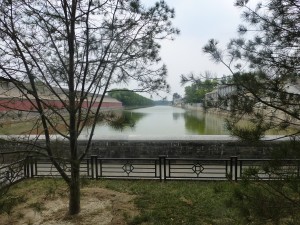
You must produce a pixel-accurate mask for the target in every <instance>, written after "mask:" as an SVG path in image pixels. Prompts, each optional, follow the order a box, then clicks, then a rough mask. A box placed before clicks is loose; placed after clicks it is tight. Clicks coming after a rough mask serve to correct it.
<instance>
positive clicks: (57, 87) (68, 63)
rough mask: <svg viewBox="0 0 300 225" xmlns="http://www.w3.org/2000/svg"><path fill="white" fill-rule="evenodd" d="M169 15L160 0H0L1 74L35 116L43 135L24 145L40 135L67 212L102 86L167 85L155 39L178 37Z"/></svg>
mask: <svg viewBox="0 0 300 225" xmlns="http://www.w3.org/2000/svg"><path fill="white" fill-rule="evenodd" d="M173 17H174V10H173V9H171V8H169V7H168V6H167V5H166V3H165V2H164V1H160V2H157V3H155V5H154V6H153V7H149V8H146V7H144V6H143V5H142V4H141V2H140V1H139V0H128V1H125V0H104V1H100V0H44V1H34V0H18V1H14V0H1V1H0V73H1V78H2V81H5V82H8V83H10V84H11V87H13V89H16V90H18V91H17V93H18V96H16V97H17V98H18V99H20V98H22V99H23V100H26V101H29V102H30V103H31V105H32V109H31V111H33V112H37V113H38V116H37V118H36V119H37V122H36V124H38V125H39V126H41V127H42V132H41V133H40V134H38V135H36V136H35V138H33V139H28V142H30V143H32V144H35V145H37V143H38V142H36V140H37V139H38V138H39V136H41V135H42V136H43V137H44V145H40V146H38V147H39V148H35V149H38V150H36V152H38V153H39V154H43V155H46V156H47V157H49V159H50V160H51V161H52V163H53V165H54V166H55V168H56V169H57V170H58V171H59V173H60V174H61V176H62V177H63V179H64V180H65V181H66V182H67V184H68V186H69V191H70V195H69V196H70V198H69V213H70V214H77V213H79V211H80V184H79V183H80V179H79V175H80V162H81V160H82V159H83V158H84V157H85V155H86V154H87V152H88V151H89V149H90V147H91V141H92V139H93V134H94V129H95V125H96V122H97V120H98V119H99V115H100V109H101V103H102V101H103V98H104V95H105V94H106V91H107V90H108V89H109V88H110V86H111V85H114V86H116V85H118V84H122V83H124V82H125V83H127V82H129V81H130V80H135V81H136V83H137V84H138V87H139V89H142V90H143V91H148V92H153V91H157V90H166V89H167V88H168V85H167V83H166V80H165V78H166V74H167V70H166V67H165V66H164V65H162V64H161V63H160V58H159V48H160V45H159V43H158V41H159V40H161V39H169V38H170V39H172V38H173V36H174V35H176V34H178V32H179V31H178V30H177V29H175V28H174V27H173V26H172V24H171V19H172V18H173ZM6 91H7V90H6ZM2 94H3V93H2ZM51 100H55V101H56V102H57V101H58V102H59V107H58V106H57V105H56V106H53V104H52V103H51V102H52V101H51ZM98 103H100V104H98ZM88 123H89V124H92V128H91V131H90V133H89V136H88V138H87V139H88V140H87V142H86V146H85V149H84V151H83V152H79V149H78V137H79V135H80V134H81V132H82V129H83V128H84V127H85V126H86V125H87V124H88ZM61 125H63V126H64V127H65V128H66V130H67V132H62V131H61V130H60V129H59V127H60V126H61ZM51 130H53V131H55V132H56V133H57V134H59V135H60V136H61V137H62V138H63V139H64V140H65V141H66V142H68V149H66V151H68V155H69V156H68V157H67V158H64V159H61V157H59V156H58V155H57V154H56V151H55V148H54V147H53V142H54V141H55V140H54V139H53V138H52V136H51V135H50V134H51V132H50V131H51ZM62 160H63V162H64V163H66V164H68V165H70V174H69V173H68V172H67V170H65V169H64V167H63V166H62Z"/></svg>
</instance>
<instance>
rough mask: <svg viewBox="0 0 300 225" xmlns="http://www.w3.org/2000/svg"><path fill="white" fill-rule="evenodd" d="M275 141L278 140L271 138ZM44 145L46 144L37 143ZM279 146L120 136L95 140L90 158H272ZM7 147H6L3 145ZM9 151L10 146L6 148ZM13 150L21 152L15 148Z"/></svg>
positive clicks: (62, 149) (211, 138)
mask: <svg viewBox="0 0 300 225" xmlns="http://www.w3.org/2000/svg"><path fill="white" fill-rule="evenodd" d="M267 138H268V139H273V138H275V136H268V137H267ZM86 142H87V141H86V140H84V139H81V140H79V141H78V148H79V150H80V151H83V149H84V147H85V146H86ZM38 143H39V144H41V145H43V140H40V141H39V142H38ZM279 143H283V140H280V141H279V140H277V141H271V142H270V141H267V142H259V143H247V142H241V141H239V140H237V139H235V138H233V137H230V136H228V135H186V136H148V137H145V136H134V135H120V136H107V137H105V136H104V137H102V138H98V139H96V140H93V142H92V146H91V149H90V151H89V153H88V157H89V156H90V155H98V156H100V157H104V158H125V157H133V158H145V157H147V158H148V157H159V156H161V155H165V156H168V157H179V158H209V159H227V158H229V157H231V156H237V157H239V158H243V159H245V158H252V159H258V158H269V157H271V152H272V151H277V150H278V146H279ZM53 144H54V145H55V148H56V149H57V152H59V153H61V154H68V151H66V149H67V148H68V143H67V142H63V141H62V140H59V139H58V140H57V142H54V143H53ZM2 146H3V147H4V145H2ZM5 146H6V147H5V148H6V150H7V151H9V148H11V147H10V146H11V145H10V144H5ZM14 148H15V150H16V148H22V147H21V146H20V145H14Z"/></svg>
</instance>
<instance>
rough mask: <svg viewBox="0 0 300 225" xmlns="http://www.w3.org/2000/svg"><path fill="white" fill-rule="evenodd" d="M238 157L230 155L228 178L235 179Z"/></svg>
mask: <svg viewBox="0 0 300 225" xmlns="http://www.w3.org/2000/svg"><path fill="white" fill-rule="evenodd" d="M237 164H238V157H237V156H231V157H230V179H231V180H234V181H237V167H238V165H237Z"/></svg>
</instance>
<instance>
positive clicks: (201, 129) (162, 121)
mask: <svg viewBox="0 0 300 225" xmlns="http://www.w3.org/2000/svg"><path fill="white" fill-rule="evenodd" d="M123 116H124V117H125V120H126V121H127V125H125V126H120V127H118V126H111V125H109V124H103V123H102V124H99V125H97V127H96V129H95V138H97V136H101V135H105V136H109V135H120V134H122V135H168V136H180V135H223V134H228V131H227V130H226V128H225V123H224V118H222V117H219V116H217V115H212V114H205V113H203V112H199V111H187V110H184V109H181V108H176V107H171V106H154V107H149V108H141V109H134V110H124V111H123ZM88 132H89V128H88V129H86V130H85V133H86V134H87V133H88ZM83 135H84V134H83Z"/></svg>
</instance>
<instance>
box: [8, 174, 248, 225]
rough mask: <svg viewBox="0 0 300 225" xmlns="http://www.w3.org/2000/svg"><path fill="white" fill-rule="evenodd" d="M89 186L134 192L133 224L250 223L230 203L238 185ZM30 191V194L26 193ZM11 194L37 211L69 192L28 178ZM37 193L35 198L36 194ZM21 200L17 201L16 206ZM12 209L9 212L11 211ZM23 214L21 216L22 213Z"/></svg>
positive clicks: (143, 182) (95, 183) (144, 183)
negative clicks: (46, 203) (135, 212)
mask: <svg viewBox="0 0 300 225" xmlns="http://www.w3.org/2000/svg"><path fill="white" fill-rule="evenodd" d="M83 186H84V187H87V188H107V189H110V190H114V191H118V192H123V193H128V194H130V195H135V198H134V204H135V205H136V207H137V208H138V210H139V211H140V214H139V215H137V216H135V217H133V218H132V217H129V216H127V215H125V214H126V213H125V212H123V214H124V215H123V218H124V220H126V222H127V223H128V224H130V225H138V224H141V225H147V224H155V225H162V224H166V225H168V224H170V225H171V224H172V225H176V224H178V225H179V224H188V225H193V224H195V225H196V224H197V225H198V224H200V225H211V224H214V225H234V224H236V225H243V224H247V223H246V222H245V221H244V219H243V218H242V217H241V216H240V214H239V213H238V212H237V210H236V209H234V208H231V207H228V206H230V199H231V198H232V195H233V189H234V186H235V184H233V183H230V182H199V181H194V182H193V181H168V182H164V183H161V182H159V181H149V180H147V181H146V180H130V181H129V180H88V179H85V180H84V183H83ZM28 193H31V195H30V196H27V195H26V194H28ZM8 194H9V195H8V196H11V197H13V198H17V197H18V196H26V197H28V199H27V201H26V205H27V206H29V207H30V208H33V209H34V210H35V211H42V210H43V209H44V207H45V206H44V202H45V201H47V200H51V199H53V198H60V197H61V196H65V197H66V196H67V195H68V189H67V185H66V184H65V183H64V182H63V180H61V179H33V180H25V181H23V182H20V183H18V184H16V185H14V186H13V187H12V188H11V189H10V191H9V193H8ZM33 196H36V197H33ZM21 202H22V201H17V202H14V203H13V204H12V205H13V207H15V206H17V205H18V204H21ZM11 210H12V208H10V210H9V211H11ZM19 216H22V215H19Z"/></svg>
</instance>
